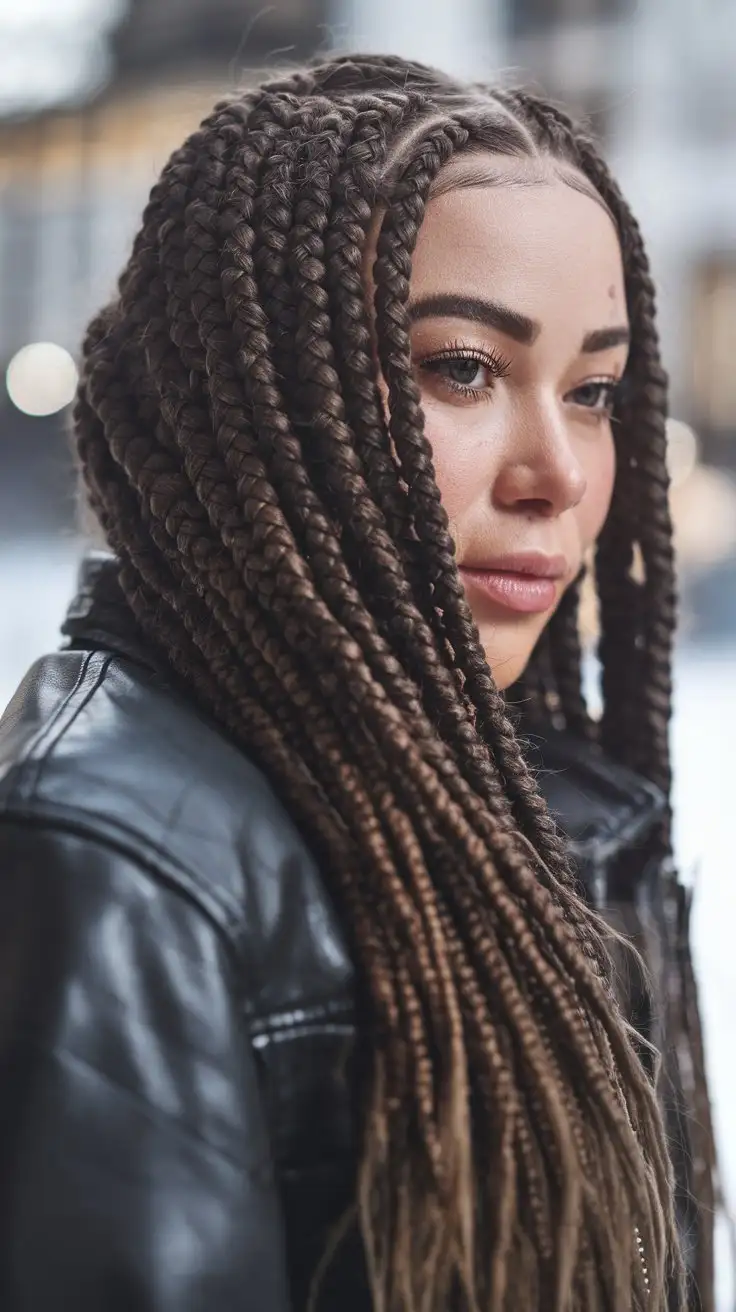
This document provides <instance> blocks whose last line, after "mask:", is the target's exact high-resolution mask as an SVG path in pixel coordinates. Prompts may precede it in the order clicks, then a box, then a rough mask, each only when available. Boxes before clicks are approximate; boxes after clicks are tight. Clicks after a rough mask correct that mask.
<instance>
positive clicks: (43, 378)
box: [6, 342, 78, 416]
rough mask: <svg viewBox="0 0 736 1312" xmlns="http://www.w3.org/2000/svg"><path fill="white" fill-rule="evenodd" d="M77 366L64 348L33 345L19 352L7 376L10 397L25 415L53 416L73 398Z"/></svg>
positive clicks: (42, 343) (13, 359) (33, 343)
mask: <svg viewBox="0 0 736 1312" xmlns="http://www.w3.org/2000/svg"><path fill="white" fill-rule="evenodd" d="M77 378H78V374H77V366H76V364H75V363H74V360H73V358H72V356H71V355H70V354H69V352H68V351H67V350H65V349H64V347H63V346H57V345H56V343H55V342H32V343H31V344H30V345H29V346H24V347H22V348H21V350H20V351H18V352H17V353H16V354H15V355H14V356H13V358H12V360H11V361H10V364H9V365H8V369H7V373H6V385H7V388H8V395H9V397H10V399H11V401H12V402H13V404H14V405H16V406H17V407H18V409H19V410H21V411H22V412H23V414H26V415H36V416H42V415H54V414H56V413H57V411H59V410H63V409H64V406H67V405H69V403H70V402H71V401H72V400H73V399H74V392H75V390H76V386H77Z"/></svg>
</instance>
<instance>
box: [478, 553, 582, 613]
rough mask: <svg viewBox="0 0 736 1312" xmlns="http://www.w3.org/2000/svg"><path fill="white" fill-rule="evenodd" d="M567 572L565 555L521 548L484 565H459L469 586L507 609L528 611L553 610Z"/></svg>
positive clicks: (520, 611) (541, 611)
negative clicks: (551, 554) (526, 550)
mask: <svg viewBox="0 0 736 1312" xmlns="http://www.w3.org/2000/svg"><path fill="white" fill-rule="evenodd" d="M568 572H569V570H568V565H567V561H566V559H565V557H564V556H547V555H544V554H543V553H541V552H522V553H518V554H516V555H509V556H502V557H496V558H495V559H493V560H490V561H487V562H484V563H483V564H482V565H481V564H479V565H473V564H463V565H461V566H460V575H461V577H462V580H463V584H464V586H465V587H466V589H468V590H469V591H472V592H475V593H476V594H478V595H479V596H482V597H484V598H485V599H486V600H487V601H489V602H492V603H494V604H495V605H496V606H500V607H502V608H503V609H505V610H510V611H516V612H517V613H518V614H525V615H539V614H543V613H544V612H545V611H548V610H550V609H551V608H552V606H554V604H555V602H556V601H557V598H558V595H559V593H560V591H561V589H562V585H563V582H564V579H565V577H566V576H567V574H568Z"/></svg>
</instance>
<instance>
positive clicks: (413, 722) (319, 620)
mask: <svg viewBox="0 0 736 1312" xmlns="http://www.w3.org/2000/svg"><path fill="white" fill-rule="evenodd" d="M361 67H362V72H361V75H360V78H359V86H358V88H357V89H356V86H355V85H354V81H353V79H354V74H355V71H356V69H358V71H360V70H361ZM404 67H405V66H404V65H403V64H402V63H401V62H400V61H388V62H387V63H386V64H385V65H384V64H382V63H381V61H380V60H378V59H373V60H366V61H365V63H364V65H362V66H361V65H360V64H356V63H355V62H354V61H349V62H348V63H344V62H341V61H334V62H333V63H332V64H331V65H329V66H327V68H326V69H324V70H323V71H322V72H320V71H319V70H307V71H306V72H305V73H300V74H298V75H295V76H294V77H293V78H285V79H279V80H278V81H277V82H275V83H272V84H270V86H267V87H266V88H265V89H262V91H261V92H260V93H259V94H258V95H253V96H251V97H249V98H247V99H244V100H243V101H242V102H239V101H231V102H227V103H224V104H223V105H221V106H219V107H217V108H216V109H215V111H214V112H213V114H212V115H211V116H210V117H209V118H208V119H207V120H206V121H205V123H204V124H203V126H202V128H201V130H200V131H199V132H198V133H197V134H195V135H194V137H193V138H191V139H190V142H188V143H186V144H185V146H184V147H183V148H182V150H181V151H179V152H177V155H176V156H175V157H174V159H173V160H172V161H171V163H170V165H169V166H168V168H167V170H166V171H165V174H164V176H163V178H162V181H161V183H160V184H158V186H157V188H156V189H155V191H154V193H153V194H152V197H151V202H150V204H149V207H148V209H147V211H146V214H145V215H144V222H143V228H142V231H141V234H140V235H139V238H138V240H137V242H136V245H135V247H134V254H133V257H132V260H131V264H130V266H129V268H128V270H127V271H126V273H125V274H124V276H123V278H122V280H121V284H120V298H119V300H118V301H117V302H116V303H115V304H114V305H113V306H112V307H110V309H109V310H108V311H107V312H106V314H105V315H104V316H103V317H101V318H100V320H99V321H98V322H97V324H96V325H95V326H93V328H92V329H91V330H90V335H89V337H88V341H87V344H86V347H85V356H86V365H85V371H84V377H83V382H82V385H81V392H80V399H79V403H78V407H77V412H76V426H77V433H78V443H79V454H80V459H81V461H82V464H83V466H84V469H85V474H86V478H87V482H88V486H89V488H90V497H91V500H92V503H93V508H94V509H95V512H96V513H97V515H98V517H99V519H100V522H101V523H102V525H103V527H104V529H105V531H106V533H107V535H108V538H109V540H110V543H111V545H112V546H113V548H114V549H115V550H116V552H117V553H118V555H119V557H120V560H121V575H120V577H121V583H122V586H123V589H124V591H125V593H126V596H127V598H128V602H129V604H130V606H131V608H132V610H133V611H134V613H135V615H136V617H137V619H138V622H139V623H140V625H141V627H142V628H143V629H144V631H145V632H146V633H147V634H148V635H149V636H150V638H151V640H152V641H153V642H154V643H155V644H156V645H157V647H158V648H159V649H160V650H161V652H162V653H163V654H164V655H165V656H167V657H168V659H169V661H170V662H171V664H172V665H173V667H174V669H175V671H176V673H177V675H178V676H179V678H181V679H182V680H183V681H184V682H185V684H186V685H187V686H188V687H189V688H190V690H191V692H192V693H193V695H195V696H196V697H197V698H198V699H199V700H200V701H201V702H202V704H203V705H204V706H205V707H206V708H207V709H208V710H209V711H210V712H211V713H212V714H214V715H215V716H216V718H217V719H218V720H219V721H220V722H221V723H222V724H223V725H224V726H226V727H227V728H228V730H229V731H230V733H231V734H232V735H233V736H234V737H235V739H236V740H237V741H239V742H241V743H242V745H243V747H244V748H245V749H246V750H247V751H249V752H250V753H252V754H253V755H254V756H255V758H256V759H257V760H258V761H259V762H260V763H261V764H262V766H263V768H264V769H265V770H266V771H267V772H268V773H269V774H270V776H271V777H272V779H273V780H274V782H275V784H276V786H277V787H278V788H279V791H280V792H281V794H282V795H283V797H284V799H285V800H286V802H287V803H288V804H289V806H290V807H291V808H292V810H293V812H294V815H295V818H296V819H297V821H298V823H300V824H301V825H302V826H303V828H304V831H305V834H306V835H307V836H309V837H310V838H311V841H312V842H313V844H314V848H315V853H316V855H317V856H318V858H319V860H320V861H321V863H322V865H323V868H324V872H325V877H326V878H327V879H328V880H329V882H330V886H331V888H332V890H333V892H334V894H335V896H336V898H337V899H338V902H339V905H340V907H341V909H342V911H343V913H344V916H345V922H346V927H347V930H348V933H349V936H350V939H351V944H352V947H353V950H354V953H355V959H356V965H357V967H358V972H359V979H360V982H361V986H362V987H363V988H364V989H365V994H366V998H367V1000H368V1003H369V1008H370V1016H371V1022H372V1023H371V1034H370V1037H371V1039H372V1052H373V1072H372V1084H371V1089H370V1091H369V1093H368V1097H367V1100H366V1120H365V1145H364V1155H363V1163H362V1168H361V1185H360V1191H359V1203H360V1207H359V1210H360V1219H361V1227H362V1231H363V1237H364V1242H365V1247H366V1254H367V1258H368V1263H369V1269H370V1273H371V1282H372V1288H373V1294H374V1301H375V1305H376V1307H377V1308H378V1309H379V1312H380V1310H381V1309H383V1310H384V1312H399V1309H400V1310H401V1312H418V1310H419V1309H422V1312H440V1309H444V1308H445V1307H446V1306H447V1305H448V1301H449V1299H450V1298H451V1297H454V1296H458V1295H459V1296H460V1297H461V1299H462V1300H463V1301H462V1306H464V1307H467V1308H468V1309H473V1312H486V1309H490V1307H492V1306H493V1307H495V1306H504V1307H508V1308H509V1309H510V1308H519V1307H530V1308H531V1307H532V1306H534V1305H537V1304H538V1303H540V1305H541V1302H540V1301H541V1299H542V1298H544V1300H545V1305H548V1306H550V1308H554V1309H555V1312H563V1310H564V1312H568V1309H574V1310H575V1312H582V1309H583V1308H586V1309H588V1308H589V1309H592V1310H593V1312H595V1309H596V1308H600V1309H603V1308H607V1307H609V1306H611V1303H610V1290H611V1289H613V1290H614V1291H617V1294H616V1296H617V1298H618V1302H617V1312H618V1307H620V1308H621V1309H622V1312H623V1310H624V1309H625V1308H632V1309H633V1308H644V1307H645V1306H652V1303H651V1302H646V1301H645V1291H644V1289H643V1286H642V1276H641V1265H640V1263H639V1260H638V1248H637V1235H639V1236H641V1241H642V1242H643V1243H644V1245H645V1249H646V1253H647V1265H648V1270H649V1272H650V1279H651V1290H652V1292H653V1295H654V1299H655V1303H654V1305H655V1306H656V1305H661V1301H662V1296H663V1293H662V1291H663V1289H664V1283H665V1276H666V1273H667V1268H668V1267H669V1266H671V1265H673V1264H674V1265H675V1266H676V1255H675V1246H674V1242H673V1236H672V1222H671V1217H670V1215H669V1212H668V1206H667V1197H668V1166H667V1161H666V1156H665V1153H664V1147H663V1142H662V1136H661V1127H660V1124H659V1121H658V1114H657V1110H656V1105H655V1102H654V1099H653V1095H652V1091H651V1089H650V1087H649V1084H648V1081H647V1078H646V1076H645V1073H644V1071H643V1069H642V1067H641V1065H640V1063H639V1060H638V1057H637V1055H636V1053H635V1050H634V1048H633V1046H632V1045H631V1043H630V1041H629V1038H628V1035H627V1033H626V1030H625V1029H624V1027H623V1026H622V1024H621V1022H620V1020H619V1018H618V1016H617V1013H616V1011H615V1009H614V1008H613V1006H612V1004H611V1000H610V992H609V987H608V981H607V980H606V979H605V978H602V977H601V972H602V966H601V963H602V960H603V952H602V949H601V947H600V944H599V943H598V939H597V937H596V934H595V931H594V929H593V926H592V923H591V922H590V921H589V919H588V917H587V915H586V913H585V911H584V909H583V908H582V905H581V904H580V902H579V900H578V898H577V896H576V895H575V893H574V891H573V888H572V885H571V883H570V879H569V874H568V871H567V867H566V863H565V860H564V857H563V853H562V848H561V845H560V842H559V839H558V837H557V835H556V833H555V830H554V827H553V826H552V824H551V821H550V820H549V817H548V816H547V815H546V812H545V811H544V808H543V806H542V803H541V801H540V799H539V797H538V795H537V793H536V790H535V789H534V785H533V781H532V779H531V775H530V773H529V771H528V769H527V767H526V764H525V763H524V761H523V758H522V755H521V752H520V750H519V748H518V745H517V744H516V741H515V738H514V734H513V730H512V728H511V725H510V723H509V722H508V720H507V719H506V716H505V713H504V710H503V703H502V700H501V699H500V697H499V696H498V694H497V692H496V690H495V688H494V686H493V684H492V681H491V679H490V676H489V674H488V671H487V668H486V666H485V664H484V661H483V658H482V653H481V652H480V648H479V643H478V640H477V633H475V631H474V628H473V626H472V621H471V620H470V618H469V613H468V612H467V608H466V607H465V603H464V600H463V598H462V595H461V592H460V590H459V588H458V582H457V571H456V568H455V566H454V562H453V551H452V543H451V541H450V539H449V533H448V529H447V524H446V522H443V514H444V512H443V511H442V508H441V505H440V502H439V497H438V494H437V490H436V486H435V482H434V474H433V470H432V466H431V458H430V457H429V454H428V451H427V448H426V440H425V438H424V435H423V428H422V420H421V413H420V412H419V410H418V407H417V405H416V402H415V399H414V398H413V397H412V393H411V385H410V371H409V366H408V363H407V360H406V343H405V340H404V339H403V337H402V333H405V325H404V324H403V320H402V315H403V300H404V299H405V298H404V292H405V287H404V284H405V283H406V281H407V279H408V270H409V267H410V260H411V248H412V245H413V240H414V239H415V235H416V228H417V226H418V223H419V222H420V221H421V213H422V212H423V205H424V201H425V200H426V187H427V185H428V183H431V178H432V176H434V174H435V173H436V168H437V167H440V166H441V161H442V157H443V152H446V151H447V149H448V148H462V146H463V144H464V143H465V142H466V141H467V140H468V137H469V133H470V132H471V128H470V127H469V126H467V124H466V125H463V126H459V125H458V124H456V123H453V121H452V118H451V117H448V114H447V111H446V106H445V107H440V106H439V104H435V105H433V104H432V94H433V93H432V91H431V87H432V74H431V73H430V72H428V71H427V70H421V69H419V67H418V66H414V67H413V68H412V70H411V71H410V73H409V75H408V77H407V81H408V82H409V83H410V85H409V86H408V89H405V86H404V84H402V82H401V76H400V74H401V69H402V68H404ZM382 79H385V83H387V84H388V90H384V85H385V83H384V81H383V80H382ZM397 79H398V80H397ZM377 80H379V81H381V88H380V89H381V94H378V93H377V90H376V81H377ZM450 85H451V84H449V83H448V82H447V81H440V82H436V83H435V86H436V87H438V88H439V90H438V91H437V97H438V100H439V99H442V97H443V96H445V94H446V92H447V89H448V87H449V86H450ZM328 91H329V94H327V92H328ZM384 97H385V105H384V103H383V101H384ZM484 111H485V112H486V113H487V114H488V115H490V116H491V118H492V117H493V113H492V109H490V108H488V106H487V104H486V103H485V102H484ZM498 114H499V120H500V124H501V126H500V128H499V133H500V137H499V139H500V140H501V141H503V142H507V141H508V134H509V116H508V114H507V113H506V112H505V111H500V110H499V111H498ZM425 119H426V120H427V122H429V121H430V120H431V121H432V122H433V123H434V124H435V127H434V128H432V129H429V128H428V129H427V130H425V131H424V133H423V131H422V123H423V121H424V120H425ZM439 120H441V121H442V124H443V126H441V127H438V126H436V125H437V123H438V121H439ZM410 129H414V130H415V137H412V138H411V139H410V140H409V138H407V141H408V144H407V145H406V146H405V147H402V148H400V150H399V155H400V156H401V167H400V169H399V172H400V175H401V180H400V183H399V185H398V188H397V190H396V192H395V193H394V194H393V195H391V196H388V197H387V204H388V213H387V222H386V226H385V233H384V238H385V239H384V241H383V245H382V247H381V251H380V257H381V258H383V259H384V260H385V261H386V267H385V277H384V278H383V279H381V278H379V279H378V282H379V290H380V289H381V288H382V289H383V290H382V292H381V294H382V295H383V300H382V301H380V303H379V324H378V341H379V348H380V346H381V343H382V341H386V340H390V339H391V335H392V334H393V338H394V343H395V345H396V348H397V349H396V355H395V358H394V359H392V360H391V361H389V360H387V359H386V358H384V366H385V372H386V373H387V375H390V377H389V378H388V381H389V385H390V387H391V386H393V393H392V397H391V402H390V405H389V426H388V430H387V429H386V426H385V421H384V418H383V415H382V414H381V413H380V407H378V405H377V402H376V397H377V392H376V377H375V372H374V368H375V367H374V365H373V361H372V359H371V356H370V347H369V337H368V335H367V334H368V327H367V321H366V318H365V310H364V309H361V307H360V305H359V288H358V284H357V281H356V279H357V277H358V269H359V261H360V260H361V259H362V252H363V249H364V242H365V235H366V232H367V227H368V224H369V222H370V213H369V210H368V209H367V208H366V206H367V205H369V184H370V181H371V179H372V178H373V179H375V176H376V172H378V173H380V168H381V164H382V161H385V160H387V159H389V157H390V155H391V152H392V150H393V146H394V144H395V139H396V136H397V133H399V134H401V133H403V132H409V131H410ZM489 131H492V123H491V127H490V129H489ZM432 132H434V133H435V136H434V138H432V142H431V144H430V145H427V144H426V143H427V142H428V141H429V136H430V135H431V133H432ZM428 133H429V135H428ZM443 134H444V135H443ZM527 138H528V132H527V131H526V130H525V131H524V132H523V133H522V134H521V140H522V141H526V140H527ZM402 150H403V152H404V155H402V154H401V151H402ZM351 151H352V154H351ZM437 151H439V156H440V160H439V164H438V163H437ZM404 156H406V158H404ZM351 170H352V173H351ZM372 171H373V172H372ZM351 180H352V184H353V190H352V191H351ZM269 187H273V188H274V195H275V196H277V198H278V199H279V201H280V205H281V208H280V209H279V210H278V211H277V212H273V211H271V212H270V216H269V220H268V221H267V220H266V216H265V212H264V206H263V203H262V197H263V195H264V193H265V191H266V190H267V189H268V188H269ZM356 197H360V200H357V199H356ZM269 223H270V227H269V226H268V224H269ZM337 237H339V240H337ZM379 263H380V259H379ZM389 266H390V267H389ZM348 270H350V276H347V271H348ZM343 277H345V281H346V290H345V292H344V299H343V293H341V290H340V289H341V278H343ZM402 278H403V280H404V283H402V282H401V279H402ZM340 304H342V306H343V315H342V319H341V320H340V323H341V328H342V329H344V330H345V332H344V346H343V345H342V344H341V345H337V346H336V344H335V336H334V325H335V323H336V322H337V320H338V317H339V311H337V310H336V307H337V306H339V305H340ZM341 340H342V339H341ZM353 342H355V344H356V348H357V354H354V355H352V354H349V353H350V349H351V343H353ZM276 362H278V363H276ZM300 365H301V369H300ZM366 402H367V404H366ZM389 436H390V437H391V439H392V440H393V441H394V443H395V445H396V448H397V452H398V456H399V464H398V466H395V467H393V468H392V464H391V460H390V459H389V457H390V454H391V449H390V444H389V442H388V440H387V438H388V437H389ZM402 474H403V475H404V476H406V483H407V485H408V494H407V493H406V492H405V490H404V487H403V479H402ZM402 497H404V498H405V499H404V500H403V501H402ZM419 506H421V508H422V515H421V516H420V517H419V519H418V517H417V508H418V507H419ZM407 526H408V527H409V528H410V529H411V531H412V532H413V533H414V534H415V537H416V542H417V543H418V549H417V550H416V551H415V552H414V554H413V560H414V562H415V563H416V562H417V561H421V560H422V559H423V560H424V562H425V570H424V572H425V578H427V579H428V580H429V581H430V583H431V585H432V587H433V589H434V590H435V596H436V598H437V607H438V608H439V609H441V610H442V619H441V622H440V617H439V615H438V613H437V610H436V609H434V608H429V607H428V606H427V602H426V597H425V596H424V595H423V593H422V590H421V588H420V587H419V586H418V584H417V583H416V579H415V576H414V573H413V570H412V568H411V565H412V561H411V560H410V559H409V557H410V555H411V553H409V552H407V544H408V537H407V535H406V534H407ZM397 539H398V540H397ZM422 553H423V555H422ZM448 642H449V648H451V653H452V654H450V650H449V648H448V645H447V644H448ZM471 710H472V715H471V714H470V711H471ZM474 720H475V724H474V722H473V721H474ZM345 726H348V728H347V731H346V729H345ZM507 795H508V796H509V800H510V802H511V806H509V805H508V804H507V803H506V802H505V798H506V796H507ZM517 824H518V825H520V826H521V829H522V832H521V833H520V832H519V830H518V829H517ZM540 858H541V860H540ZM591 958H592V959H591ZM591 1165H592V1168H593V1169H592V1170H591ZM498 1189H500V1191H501V1196H499V1195H498V1194H497V1190H498ZM603 1200H605V1202H604V1201H603ZM560 1218H562V1221H563V1222H564V1224H562V1225H561V1224H560ZM612 1222H613V1223H612ZM612 1282H613V1283H612ZM543 1291H544V1292H543ZM656 1300H659V1304H658V1303H657V1301H656Z"/></svg>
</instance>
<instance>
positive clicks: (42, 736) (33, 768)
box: [9, 652, 110, 802]
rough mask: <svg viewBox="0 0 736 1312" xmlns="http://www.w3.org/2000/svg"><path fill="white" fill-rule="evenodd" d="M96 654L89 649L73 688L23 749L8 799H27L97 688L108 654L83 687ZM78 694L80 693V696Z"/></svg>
mask: <svg viewBox="0 0 736 1312" xmlns="http://www.w3.org/2000/svg"><path fill="white" fill-rule="evenodd" d="M95 656H97V657H98V658H99V653H97V652H90V654H89V656H88V657H87V659H86V660H85V661H84V663H83V664H82V667H81V669H80V671H79V674H78V676H77V680H76V682H75V684H74V687H73V688H72V689H71V691H70V692H68V693H67V695H66V696H65V697H64V698H63V699H62V701H61V702H60V703H59V705H58V706H57V707H56V709H55V710H54V712H53V714H52V715H51V716H50V718H49V719H48V720H47V721H46V722H45V723H44V724H43V725H42V726H41V728H40V730H39V731H38V733H37V734H36V736H35V738H34V739H31V741H30V742H29V743H28V744H27V746H26V752H25V756H24V760H23V762H22V764H21V765H20V766H19V768H18V772H17V775H16V779H15V788H14V789H13V790H11V794H10V799H9V800H12V796H13V793H15V794H16V795H17V797H18V798H19V800H20V801H22V802H28V801H30V800H31V798H32V797H33V794H34V793H35V792H36V790H37V789H38V785H39V782H40V778H41V773H42V770H43V767H44V765H45V763H46V760H47V759H48V757H49V755H50V754H51V752H52V751H53V749H54V747H55V746H56V744H57V743H58V741H59V739H60V738H61V736H62V734H64V733H65V732H66V730H67V729H68V728H69V727H70V725H72V724H73V723H74V721H75V719H76V718H77V716H78V715H79V713H80V712H81V711H82V710H83V708H84V707H85V706H86V705H87V703H88V701H89V700H90V698H91V697H92V696H93V695H94V693H95V692H96V691H97V689H98V688H99V686H100V684H101V682H102V679H103V678H104V675H105V671H106V670H107V667H108V665H109V664H110V657H109V656H105V657H104V658H103V660H102V663H101V665H100V668H99V669H98V670H97V672H96V674H95V677H94V680H93V682H92V684H91V686H90V687H86V686H85V684H86V679H87V674H88V671H89V667H90V665H91V664H92V662H93V660H94V658H95ZM80 694H82V695H81V696H80Z"/></svg>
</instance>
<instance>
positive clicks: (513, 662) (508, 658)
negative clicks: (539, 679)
mask: <svg viewBox="0 0 736 1312" xmlns="http://www.w3.org/2000/svg"><path fill="white" fill-rule="evenodd" d="M543 631H544V625H541V626H536V625H535V627H534V632H533V633H528V632H526V633H524V632H522V633H517V634H516V635H514V634H511V633H503V632H499V627H497V626H494V627H493V628H492V629H489V631H488V633H487V634H484V633H483V631H482V630H481V634H480V637H481V642H482V644H483V650H484V651H485V654H486V660H487V661H488V664H489V665H490V667H491V673H492V675H493V681H494V683H495V685H496V687H497V688H498V689H499V691H500V692H505V691H506V689H507V688H510V687H511V685H512V684H513V683H516V680H517V679H518V678H520V677H521V675H522V674H523V673H524V670H525V669H526V667H527V665H528V664H529V660H530V658H531V654H532V652H533V651H534V648H535V646H536V643H537V640H538V638H539V635H540V633H542V632H543ZM514 637H515V638H516V641H514Z"/></svg>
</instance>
